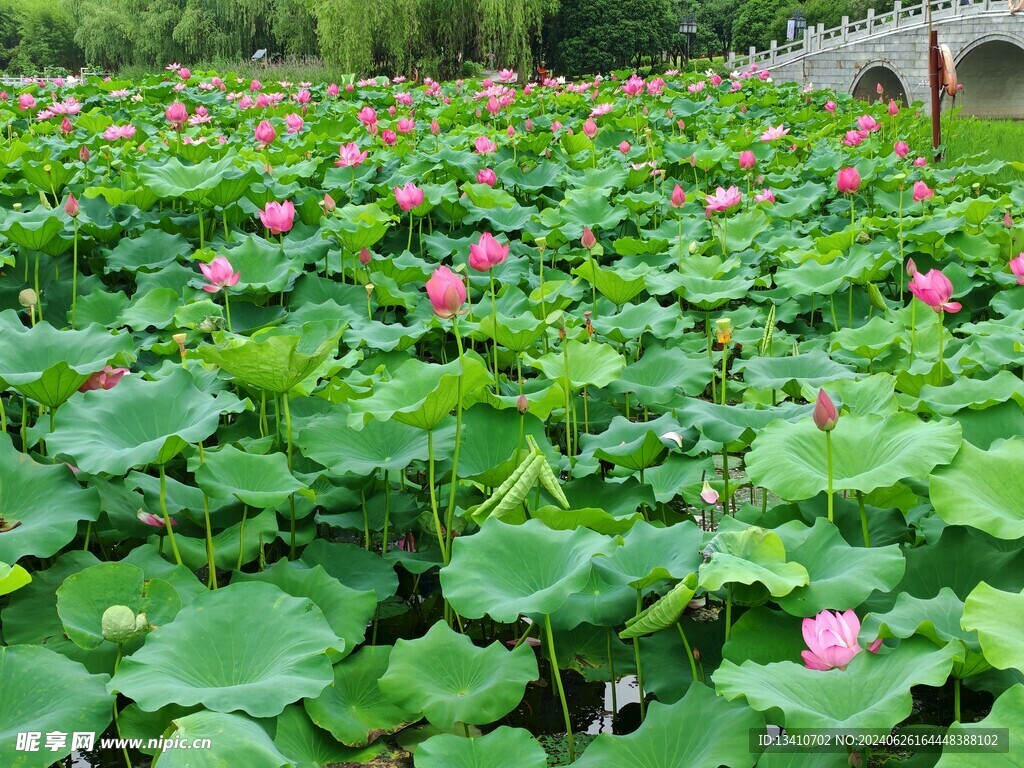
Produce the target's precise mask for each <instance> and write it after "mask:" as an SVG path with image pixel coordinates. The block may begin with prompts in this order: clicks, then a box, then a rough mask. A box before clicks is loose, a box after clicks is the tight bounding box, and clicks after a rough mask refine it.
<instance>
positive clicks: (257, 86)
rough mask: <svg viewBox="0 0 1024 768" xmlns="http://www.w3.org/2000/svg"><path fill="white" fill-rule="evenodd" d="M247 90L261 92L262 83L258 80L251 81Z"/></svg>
mask: <svg viewBox="0 0 1024 768" xmlns="http://www.w3.org/2000/svg"><path fill="white" fill-rule="evenodd" d="M249 90H250V91H262V90H263V83H261V82H260V81H259V80H252V81H250V82H249Z"/></svg>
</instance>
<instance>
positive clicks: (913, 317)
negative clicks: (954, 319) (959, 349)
mask: <svg viewBox="0 0 1024 768" xmlns="http://www.w3.org/2000/svg"><path fill="white" fill-rule="evenodd" d="M900 285H901V286H902V285H903V280H902V278H901V279H900ZM940 338H941V334H940ZM916 339H917V302H915V301H914V300H913V299H911V300H910V362H911V364H913V362H914V342H915V341H916Z"/></svg>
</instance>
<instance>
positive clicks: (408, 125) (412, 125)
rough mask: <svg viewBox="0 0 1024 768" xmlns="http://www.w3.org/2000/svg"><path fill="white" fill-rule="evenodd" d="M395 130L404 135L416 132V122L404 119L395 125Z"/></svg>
mask: <svg viewBox="0 0 1024 768" xmlns="http://www.w3.org/2000/svg"><path fill="white" fill-rule="evenodd" d="M395 130H396V131H398V132H399V133H401V134H403V135H405V134H409V133H412V132H413V131H415V130H416V121H415V120H411V119H410V118H408V117H403V118H402V119H401V120H399V121H398V122H397V123H395Z"/></svg>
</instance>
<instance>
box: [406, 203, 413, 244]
mask: <svg viewBox="0 0 1024 768" xmlns="http://www.w3.org/2000/svg"><path fill="white" fill-rule="evenodd" d="M405 250H407V251H409V252H410V253H411V252H412V211H409V239H408V241H406V244H405Z"/></svg>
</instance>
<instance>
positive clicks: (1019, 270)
mask: <svg viewBox="0 0 1024 768" xmlns="http://www.w3.org/2000/svg"><path fill="white" fill-rule="evenodd" d="M1010 271H1011V272H1013V274H1014V275H1015V276H1016V277H1017V285H1024V253H1022V254H1020V255H1019V256H1016V257H1014V258H1012V259H1010Z"/></svg>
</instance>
